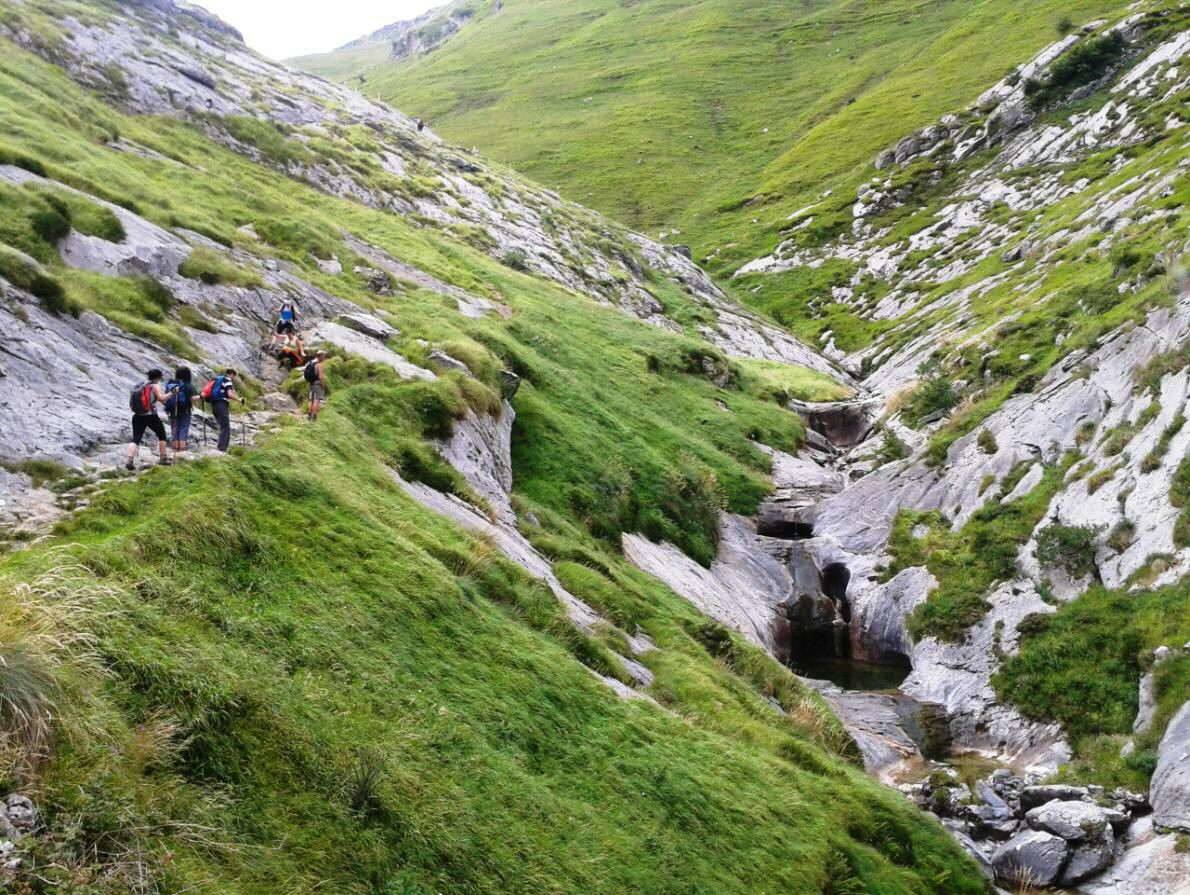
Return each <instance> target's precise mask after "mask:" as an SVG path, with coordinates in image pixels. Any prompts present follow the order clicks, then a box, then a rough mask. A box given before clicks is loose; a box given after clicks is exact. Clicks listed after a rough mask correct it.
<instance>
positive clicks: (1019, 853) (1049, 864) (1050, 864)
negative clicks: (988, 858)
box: [992, 830, 1069, 886]
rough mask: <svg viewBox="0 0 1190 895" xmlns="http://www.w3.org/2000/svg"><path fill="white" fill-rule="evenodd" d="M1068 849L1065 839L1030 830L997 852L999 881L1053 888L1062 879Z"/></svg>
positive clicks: (1020, 834) (995, 867)
mask: <svg viewBox="0 0 1190 895" xmlns="http://www.w3.org/2000/svg"><path fill="white" fill-rule="evenodd" d="M1068 850H1069V848H1068V846H1067V845H1066V840H1065V839H1063V838H1062V837H1061V836H1055V835H1053V834H1052V833H1044V832H1039V831H1037V830H1028V831H1026V832H1023V833H1018V834H1017V835H1016V836H1014V837H1013V838H1012V839H1010V840H1009V841H1008V842H1006V843H1004V845H1002V846H1001V847H1000V848H999V849H997V850H996V853H995V854H994V855H993V856H992V867H993V868H994V869H995V871H996V876H997V878H999V879H1003V880H1009V881H1012V882H1021V883H1029V884H1032V885H1035V886H1049V885H1053V884H1054V883H1056V882H1057V881H1058V878H1059V877H1060V876H1061V874H1062V866H1063V865H1064V864H1065V863H1066V857H1067V853H1068Z"/></svg>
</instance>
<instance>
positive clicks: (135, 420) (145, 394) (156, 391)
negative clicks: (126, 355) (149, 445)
mask: <svg viewBox="0 0 1190 895" xmlns="http://www.w3.org/2000/svg"><path fill="white" fill-rule="evenodd" d="M162 375H163V374H162V372H161V371H160V370H149V371H148V372H147V373H146V374H145V381H144V382H142V383H141V384H140V385H138V386H137V387H136V388H134V389H133V390H132V396H131V398H130V399H129V401H128V406H129V409H131V410H132V441H131V442H129V444H128V460H127V462H126V463H125V464H124V468H125V469H128V470H133V469H136V455H137V454H138V453H139V452H140V443H141V441H142V440H144V437H145V430H146V429H148V430H149V431H151V432H152V433H153V434H154V435H156V436H157V456H158V460H157V462H158V463H161V464H163V465H165V466H168V465H169V462H170V460H169V456H168V455H167V454H166V452H165V445H166V437H165V426H164V424H163V423H162V422H161V417H159V416H158V415H157V405H158V404H164V403H165V389H163V388H162V387H161V377H162Z"/></svg>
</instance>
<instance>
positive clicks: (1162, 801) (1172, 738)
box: [1149, 702, 1190, 833]
mask: <svg viewBox="0 0 1190 895" xmlns="http://www.w3.org/2000/svg"><path fill="white" fill-rule="evenodd" d="M1149 800H1150V801H1151V802H1152V803H1153V823H1154V824H1155V825H1156V827H1157V828H1158V829H1162V830H1176V831H1178V832H1181V833H1190V702H1186V703H1184V704H1183V705H1182V707H1181V708H1180V709H1179V710H1178V712H1177V714H1176V715H1174V716H1173V719H1172V720H1171V721H1170V722H1169V726H1168V727H1167V728H1166V729H1165V735H1164V736H1163V737H1162V738H1161V745H1160V746H1159V747H1158V748H1157V769H1156V770H1155V771H1154V772H1153V779H1152V781H1151V783H1150V793H1149Z"/></svg>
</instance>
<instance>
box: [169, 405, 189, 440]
mask: <svg viewBox="0 0 1190 895" xmlns="http://www.w3.org/2000/svg"><path fill="white" fill-rule="evenodd" d="M190 419H191V411H189V410H184V411H182V412H181V413H179V414H177V415H176V416H171V417H170V418H169V428H170V430H171V431H172V433H173V440H174V441H189V440H190Z"/></svg>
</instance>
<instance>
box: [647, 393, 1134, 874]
mask: <svg viewBox="0 0 1190 895" xmlns="http://www.w3.org/2000/svg"><path fill="white" fill-rule="evenodd" d="M797 409H798V410H799V411H800V412H801V413H802V414H803V416H805V417H806V418H807V423H808V430H809V433H810V434H809V438H808V444H807V447H806V448H805V449H804V450H803V452H802V453H801V454H800V455H799V456H797V457H794V456H791V455H788V454H784V453H781V452H779V451H774V450H771V449H768V448H762V449H764V450H765V451H766V452H768V453H769V454H770V456H771V458H772V478H773V483H774V490H773V493H772V494H771V495H770V496H769V497H768V498H767V499H766V500H765V501H764V502H763V503H762V505H761V506H760V507H759V509H758V512H757V515H756V517H755V518H751V519H749V518H744V517H741V516H732V515H725V516H724V517H723V518H722V520H721V526H720V548H719V552H718V556H717V558H716V560H715V561H714V563H712V565H711V567H710V568H709V569H707V568H703V567H702V566H700V565H698V564H697V563H695V562H693V561H692V560H690V559H689V558H688V557H686V556H685V555H684V554H682V553H681V552H680V551H679V550H677V548H675V547H673V546H671V545H668V544H654V543H652V542H650V541H648V540H647V539H645V538H643V537H640V536H636V535H627V536H625V538H624V552H625V555H626V556H627V557H628V558H629V559H630V560H631V561H632V562H634V563H635V564H636V565H637V566H639V567H640V568H642V569H643V570H645V571H647V572H650V573H651V574H653V575H655V576H657V577H658V578H660V579H662V580H663V581H665V582H666V583H667V584H668V585H669V586H670V587H672V588H673V589H674V590H675V591H677V592H678V593H680V594H682V595H683V596H684V597H686V598H687V599H689V600H690V601H691V602H692V603H694V604H695V605H697V606H698V607H699V608H700V609H702V611H704V612H705V613H706V614H707V615H709V616H711V617H712V618H714V619H716V620H717V621H719V622H721V623H723V624H724V625H727V626H729V627H731V628H733V629H734V630H737V631H739V632H740V633H742V634H743V635H744V636H745V637H747V638H748V639H749V640H751V641H752V642H754V643H756V644H757V645H759V646H761V647H763V648H764V649H766V650H767V651H768V652H769V653H770V654H771V655H773V656H774V657H775V658H777V659H778V660H780V661H781V662H783V663H785V664H786V665H787V666H789V667H790V668H791V669H792V670H793V671H794V672H795V673H797V674H798V675H799V677H801V679H802V680H803V681H804V682H805V683H806V684H807V685H809V686H811V687H813V688H814V689H815V690H817V691H818V692H819V693H820V694H821V695H822V696H823V698H824V699H825V700H826V701H827V702H828V703H829V704H830V706H831V707H832V709H833V710H834V711H835V713H836V714H837V715H838V717H839V718H840V719H841V720H842V721H843V723H844V725H845V726H846V728H847V730H848V732H849V733H850V734H851V736H852V738H853V739H854V740H855V742H856V745H857V746H858V747H859V750H860V753H861V755H862V757H863V761H864V765H865V767H866V768H867V769H868V771H869V772H871V773H873V774H874V775H876V776H878V777H879V778H880V779H882V780H884V781H885V782H888V783H890V784H894V785H898V788H899V789H901V791H902V792H904V793H905V795H906V796H907V797H909V798H910V799H912V800H914V801H915V802H916V803H917V804H918V805H919V806H920V807H922V808H923V809H926V810H929V811H931V812H933V813H934V814H936V815H937V816H938V817H939V818H940V819H941V821H942V823H943V824H944V825H945V826H946V827H947V828H948V829H949V830H950V831H951V832H952V834H953V835H954V836H955V838H956V839H957V840H958V841H959V842H960V843H961V844H962V845H963V847H964V848H966V849H967V850H968V851H969V852H970V853H971V855H972V856H973V857H974V858H975V860H976V861H977V862H978V863H979V864H980V866H981V867H982V868H983V869H984V871H985V873H986V874H987V875H988V876H989V877H995V878H996V879H998V880H1000V881H1002V882H1005V883H1006V884H1007V883H1011V882H1012V881H1013V880H1014V879H1032V880H1045V882H1046V883H1048V884H1052V885H1062V886H1068V887H1073V886H1075V885H1081V884H1082V883H1083V881H1085V880H1091V879H1093V878H1095V877H1097V876H1098V875H1101V874H1103V873H1104V870H1105V868H1107V867H1109V866H1110V865H1111V864H1112V862H1113V861H1114V860H1115V857H1114V856H1115V855H1117V854H1118V853H1120V852H1121V844H1124V845H1125V846H1126V845H1127V843H1129V842H1131V841H1132V840H1131V839H1130V838H1129V837H1136V836H1144V835H1146V833H1145V832H1144V831H1145V824H1146V823H1147V817H1145V815H1146V814H1147V813H1148V811H1149V806H1148V803H1147V800H1146V799H1145V797H1144V796H1143V795H1140V794H1136V793H1130V792H1123V791H1117V792H1111V793H1105V792H1103V791H1102V790H1098V791H1096V789H1095V788H1093V787H1066V788H1064V789H1062V790H1061V791H1060V792H1059V791H1057V790H1056V789H1055V788H1053V787H1046V786H1043V785H1041V783H1042V781H1043V780H1044V779H1045V778H1046V777H1047V776H1049V775H1050V774H1052V773H1053V771H1055V770H1056V769H1057V766H1058V764H1059V763H1060V762H1062V761H1064V760H1066V759H1067V758H1068V757H1069V752H1068V750H1067V747H1066V744H1065V742H1064V740H1063V739H1062V737H1061V732H1060V731H1059V730H1058V729H1057V728H1055V727H1046V726H1044V725H1037V724H1034V723H1031V722H1028V721H1025V720H1024V719H1023V718H1021V717H1020V716H1019V715H1017V714H1016V713H1015V712H1014V711H1013V710H1012V709H1011V708H1008V707H1005V706H1002V705H999V704H997V703H996V702H995V700H994V697H988V696H987V694H986V693H985V692H984V689H983V688H985V685H986V682H987V678H988V673H986V672H987V669H986V668H983V666H982V665H980V663H981V662H982V663H984V664H987V662H988V661H990V660H989V659H988V658H987V657H988V655H989V654H991V652H992V650H991V646H990V641H989V642H987V643H984V642H983V639H984V638H983V637H982V634H981V633H980V632H979V631H973V633H972V636H971V638H970V642H969V643H968V644H967V645H966V646H965V649H966V650H968V653H969V654H970V655H968V654H967V653H964V654H962V655H960V656H959V661H952V658H951V656H950V654H945V648H941V647H937V646H936V645H933V644H932V642H930V641H924V642H923V643H922V644H914V643H913V642H912V641H911V640H910V638H909V636H908V634H907V632H906V630H905V621H906V619H907V617H908V615H909V613H911V612H912V611H913V609H914V608H915V607H916V606H917V605H919V604H920V603H921V602H922V601H923V600H924V599H926V597H927V596H928V594H929V592H930V590H931V589H932V588H933V587H934V586H936V584H937V582H936V581H935V580H934V578H933V576H932V575H931V574H930V573H929V572H928V570H926V569H924V568H909V569H905V570H903V571H902V572H900V573H898V574H896V575H894V576H892V577H891V578H887V577H886V576H885V575H883V574H881V573H882V571H883V564H884V563H885V562H886V561H887V557H886V556H884V545H885V542H886V541H887V537H888V526H889V520H890V519H891V517H892V515H894V514H895V506H896V505H897V497H898V496H899V497H901V498H902V499H904V495H903V494H902V495H897V494H895V493H892V490H890V489H886V491H887V492H888V493H884V492H882V491H881V489H880V487H879V484H880V480H881V478H882V474H881V472H880V471H876V472H874V473H870V472H869V471H868V469H867V468H866V465H865V463H864V461H863V459H862V458H863V456H864V454H865V453H866V452H870V450H869V449H870V446H867V445H865V444H864V442H865V440H866V439H867V438H869V437H870V435H871V433H872V430H873V425H872V419H871V418H868V417H866V416H865V415H866V414H873V415H874V414H875V413H876V412H878V408H877V407H875V406H874V405H873V403H872V402H870V401H864V400H858V401H852V402H834V403H832V404H830V405H823V406H822V408H821V413H822V416H817V414H818V412H819V408H818V407H817V406H815V405H805V404H803V405H800V406H798V408H797ZM873 480H875V481H876V487H872V485H871V484H870V483H871V482H872V481H873ZM991 602H992V604H993V607H996V606H997V605H998V602H997V599H996V597H995V595H994V594H993V595H992V601H991ZM1010 603H1011V605H1014V606H1017V607H1018V608H1019V606H1020V605H1022V601H1021V600H1020V599H1019V595H1018V596H1017V597H1016V598H1014V600H1012V601H1010ZM1024 605H1025V607H1026V609H1027V608H1028V602H1027V601H1024ZM998 612H1000V610H998V609H996V608H993V611H992V613H991V614H990V617H989V619H988V620H987V623H986V624H987V626H988V627H989V628H994V627H995V625H996V624H997V621H998V619H997V613H998ZM1015 621H1016V620H1014V621H1013V625H1015ZM931 650H935V651H938V650H942V651H943V653H944V656H943V658H942V659H939V658H937V657H936V656H935V655H934V653H932V652H930V651H931ZM923 657H924V658H923ZM919 662H920V665H919ZM948 663H949V664H948ZM971 681H974V684H970V682H971ZM954 682H957V685H956V683H954ZM964 688H965V689H964ZM934 694H938V695H937V697H936V698H930V697H931V696H933V695H934ZM973 767H974V768H977V769H978V770H979V772H980V776H981V779H979V780H978V782H976V783H969V782H966V781H965V780H964V779H963V778H964V777H965V776H968V774H964V773H960V771H959V770H958V769H960V768H961V769H962V770H963V771H965V772H970V771H971V769H972V768H973ZM1051 790H1054V791H1051ZM1068 813H1069V814H1071V816H1074V815H1077V816H1078V817H1079V818H1082V819H1083V821H1085V823H1082V825H1081V826H1080V825H1078V824H1076V825H1075V827H1077V829H1075V827H1070V829H1071V830H1074V832H1075V833H1076V834H1078V835H1075V836H1074V838H1073V839H1072V838H1070V837H1069V836H1065V835H1064V833H1063V830H1065V829H1066V827H1064V826H1063V818H1064V817H1065V815H1066V814H1068ZM1138 818H1139V820H1138V821H1137V823H1133V820H1134V819H1138ZM1084 828H1085V830H1092V831H1093V833H1094V835H1091V834H1089V833H1085V834H1084V832H1083V831H1084ZM1138 831H1139V832H1138ZM1080 837H1081V838H1080ZM1137 841H1144V840H1137ZM1085 891H1088V892H1095V891H1096V890H1095V889H1094V888H1093V886H1092V888H1089V889H1085ZM1096 895H1098V893H1097V892H1096Z"/></svg>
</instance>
